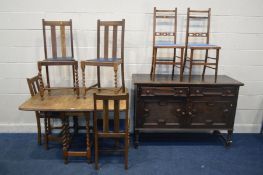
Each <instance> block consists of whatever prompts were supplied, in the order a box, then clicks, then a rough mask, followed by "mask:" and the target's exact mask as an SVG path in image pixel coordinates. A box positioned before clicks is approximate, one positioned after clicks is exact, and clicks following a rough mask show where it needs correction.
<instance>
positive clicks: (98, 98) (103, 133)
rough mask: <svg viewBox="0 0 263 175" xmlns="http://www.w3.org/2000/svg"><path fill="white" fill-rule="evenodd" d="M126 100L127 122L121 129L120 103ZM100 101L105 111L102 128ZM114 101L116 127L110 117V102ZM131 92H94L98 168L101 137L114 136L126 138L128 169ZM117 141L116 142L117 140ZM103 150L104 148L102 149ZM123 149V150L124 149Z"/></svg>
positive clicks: (126, 163) (94, 125)
mask: <svg viewBox="0 0 263 175" xmlns="http://www.w3.org/2000/svg"><path fill="white" fill-rule="evenodd" d="M122 100H124V101H125V103H126V108H125V110H124V112H125V124H124V130H120V103H121V101H122ZM98 102H102V105H103V111H102V114H103V115H102V117H103V119H102V121H103V126H102V129H99V127H98V118H99V117H98V113H99V112H101V111H99V110H98V107H97V105H98ZM111 102H113V103H114V105H113V106H114V109H113V111H114V118H113V122H114V128H111V127H110V121H112V119H110V116H109V103H111ZM128 112H129V94H128V93H127V94H125V95H119V94H118V95H116V94H113V95H102V94H101V95H97V94H94V113H93V115H94V117H93V121H94V124H93V127H94V137H95V168H96V169H98V168H99V165H98V161H99V139H100V138H105V139H106V138H112V139H124V157H125V169H128V149H129V116H128V115H129V114H128ZM115 143H116V142H115ZM101 151H103V150H101ZM122 151H123V150H122Z"/></svg>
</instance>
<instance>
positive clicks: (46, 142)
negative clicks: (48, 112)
mask: <svg viewBox="0 0 263 175" xmlns="http://www.w3.org/2000/svg"><path fill="white" fill-rule="evenodd" d="M44 127H45V148H46V150H48V135H49V134H48V119H47V116H45V118H44Z"/></svg>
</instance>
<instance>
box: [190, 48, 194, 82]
mask: <svg viewBox="0 0 263 175" xmlns="http://www.w3.org/2000/svg"><path fill="white" fill-rule="evenodd" d="M193 55H194V49H191V53H190V67H189V81H191V79H192V68H193Z"/></svg>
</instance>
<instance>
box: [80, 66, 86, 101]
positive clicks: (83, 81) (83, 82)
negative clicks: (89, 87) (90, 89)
mask: <svg viewBox="0 0 263 175" xmlns="http://www.w3.org/2000/svg"><path fill="white" fill-rule="evenodd" d="M80 66H81V70H82V86H83V90H84V95H83V97H84V98H86V93H87V91H86V83H85V81H86V80H85V79H86V77H85V62H84V61H83V62H81V65H80Z"/></svg>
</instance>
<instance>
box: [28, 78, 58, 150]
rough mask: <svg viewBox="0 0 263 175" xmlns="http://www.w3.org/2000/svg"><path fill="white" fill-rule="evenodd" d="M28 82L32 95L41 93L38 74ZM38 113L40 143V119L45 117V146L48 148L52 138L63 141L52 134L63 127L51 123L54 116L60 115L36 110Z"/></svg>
mask: <svg viewBox="0 0 263 175" xmlns="http://www.w3.org/2000/svg"><path fill="white" fill-rule="evenodd" d="M27 83H28V87H29V91H30V94H31V96H32V97H33V96H35V95H37V94H38V93H39V90H40V82H39V77H38V76H34V77H32V78H27ZM35 115H36V121H37V136H38V137H37V140H38V144H39V145H40V144H41V140H42V136H41V122H40V119H41V118H44V127H45V137H44V140H45V147H46V149H48V143H49V141H50V140H53V141H57V142H61V138H60V137H57V136H54V135H52V130H54V129H61V126H59V127H54V126H52V125H51V119H54V118H59V116H58V115H56V114H49V115H46V114H45V113H44V112H40V111H37V112H35Z"/></svg>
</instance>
